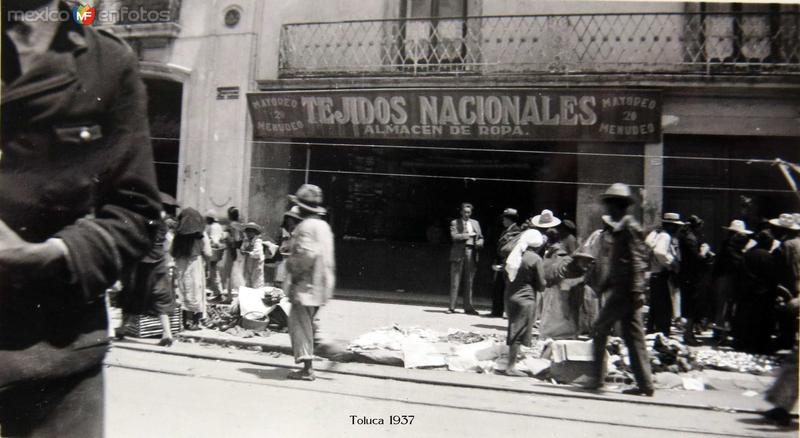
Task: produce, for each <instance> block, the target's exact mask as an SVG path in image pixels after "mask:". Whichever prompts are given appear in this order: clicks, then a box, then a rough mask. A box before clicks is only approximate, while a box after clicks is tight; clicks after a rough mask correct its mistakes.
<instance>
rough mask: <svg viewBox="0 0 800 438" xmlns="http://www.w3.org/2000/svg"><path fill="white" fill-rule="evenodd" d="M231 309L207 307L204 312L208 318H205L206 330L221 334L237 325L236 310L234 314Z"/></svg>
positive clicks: (237, 314) (226, 307)
mask: <svg viewBox="0 0 800 438" xmlns="http://www.w3.org/2000/svg"><path fill="white" fill-rule="evenodd" d="M231 309H232V307H229V306H215V305H210V306H208V307H207V310H206V312H207V313H208V317H207V318H206V320H205V323H204V325H205V326H206V327H207V328H210V329H214V330H219V331H221V332H224V331H226V330H228V329H229V328H231V327H235V326H237V325H239V312H238V309H237V310H236V311H235V312H233V311H232V310H231Z"/></svg>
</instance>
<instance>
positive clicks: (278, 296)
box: [264, 287, 286, 307]
mask: <svg viewBox="0 0 800 438" xmlns="http://www.w3.org/2000/svg"><path fill="white" fill-rule="evenodd" d="M284 298H286V294H284V293H283V291H282V290H281V289H278V288H274V287H273V288H267V289H266V290H265V291H264V305H265V306H268V307H269V306H274V305H275V304H278V303H280V302H281V300H282V299H284Z"/></svg>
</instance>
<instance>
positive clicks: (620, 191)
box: [600, 183, 635, 204]
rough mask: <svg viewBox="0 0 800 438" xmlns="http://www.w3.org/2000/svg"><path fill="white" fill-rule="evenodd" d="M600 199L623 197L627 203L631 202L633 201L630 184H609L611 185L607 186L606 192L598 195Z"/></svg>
mask: <svg viewBox="0 0 800 438" xmlns="http://www.w3.org/2000/svg"><path fill="white" fill-rule="evenodd" d="M600 199H602V200H603V201H605V200H607V199H623V200H626V201H628V203H629V204H633V203H634V202H635V200H634V199H633V193H632V192H631V188H630V186H629V185H627V184H623V183H614V184H611V187H609V188H608V189H607V190H606V192H605V193H603V195H602V196H600Z"/></svg>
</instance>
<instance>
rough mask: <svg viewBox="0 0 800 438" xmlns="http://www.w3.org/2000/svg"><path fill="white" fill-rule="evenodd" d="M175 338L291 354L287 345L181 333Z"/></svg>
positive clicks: (290, 349)
mask: <svg viewBox="0 0 800 438" xmlns="http://www.w3.org/2000/svg"><path fill="white" fill-rule="evenodd" d="M176 337H177V338H180V339H185V340H189V341H193V342H195V343H196V342H205V343H207V344H214V345H221V346H226V345H234V346H237V347H245V348H251V347H259V348H261V351H264V352H270V351H274V352H278V353H281V354H287V355H292V354H293V352H292V347H291V346H287V345H280V344H264V343H255V342H247V341H242V340H239V339H220V338H215V337H210V336H203V335H195V334H183V333H178V334H176Z"/></svg>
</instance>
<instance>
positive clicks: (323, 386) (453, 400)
mask: <svg viewBox="0 0 800 438" xmlns="http://www.w3.org/2000/svg"><path fill="white" fill-rule="evenodd" d="M176 347H178V349H177V350H178V351H180V352H183V353H185V354H184V355H175V354H174V353H175V350H170V352H172V353H173V354H170V355H167V354H160V353H154V352H146V351H136V350H134V349H131V348H126V347H124V346H119V347H115V348H114V349H113V350H112V352H111V354H110V356H109V358H108V360H107V364H108V365H109V366H108V368H107V376H108V426H107V427H108V436H109V437H123V438H124V437H137V438H138V437H195V438H200V437H221V436H230V437H236V438H245V437H263V436H308V435H309V434H315V436H326V437H327V436H348V437H349V436H378V435H379V436H415V437H418V436H444V435H447V436H451V435H453V436H465V437H467V436H482V437H485V436H491V435H496V434H497V433H498V432H499V433H504V434H509V435H510V436H513V435H514V434H520V435H522V434H525V435H530V434H531V433H532V432H534V433H535V436H537V437H540V436H541V437H549V436H572V437H582V436H601V437H602V436H606V437H608V436H614V437H625V436H636V437H640V436H642V435H643V434H646V435H647V436H648V437H658V436H751V437H765V436H766V437H788V436H795V435H796V432H792V431H779V430H777V429H775V428H774V427H772V426H767V425H762V424H757V423H755V422H754V420H755V419H756V417H755V416H754V415H753V414H750V413H729V412H724V411H713V410H698V409H687V408H678V407H667V406H664V405H655V404H653V403H649V402H648V401H647V400H645V399H637V400H636V403H631V402H630V401H627V402H626V401H619V400H616V399H608V400H598V399H587V398H582V397H581V394H582V393H580V392H574V391H569V390H566V391H563V392H562V394H561V395H552V394H551V395H543V394H525V393H517V392H509V391H501V390H490V389H476V388H463V387H462V388H458V387H453V386H447V385H431V384H420V383H413V382H408V381H406V382H404V381H398V380H391V379H375V378H369V377H362V376H355V375H347V374H342V373H338V372H324V371H321V372H318V379H317V381H315V382H295V381H289V380H286V379H285V375H286V372H287V369H286V366H288V364H290V363H291V360H290V359H289V358H286V357H279V356H277V355H272V356H271V357H272V358H273V359H272V360H273V361H274V362H275V363H276V364H278V366H264V365H258V364H255V363H253V362H252V361H254V360H255V358H256V357H261V358H263V357H270V356H268V355H265V354H264V353H255V352H249V351H238V352H230V351H226V354H228V355H230V357H231V358H232V359H234V360H207V359H202V358H199V357H198V356H197V355H202V354H203V352H204V351H205V350H208V349H214V348H217V349H218V351H222V350H221V349H219V348H218V347H203V346H198V345H185V344H182V345H179V346H176ZM191 355H196V356H195V357H187V356H191ZM248 358H251V359H248ZM248 361H251V362H248ZM382 368H387V367H382ZM333 370H334V371H335V366H334V367H333ZM498 377H499V376H498ZM352 415H355V416H356V417H357V418H361V417H367V418H381V419H383V421H384V424H383V425H358V424H352V418H351V416H352ZM392 415H413V416H414V420H413V423H412V424H409V425H389V424H388V422H389V418H390V416H392Z"/></svg>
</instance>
